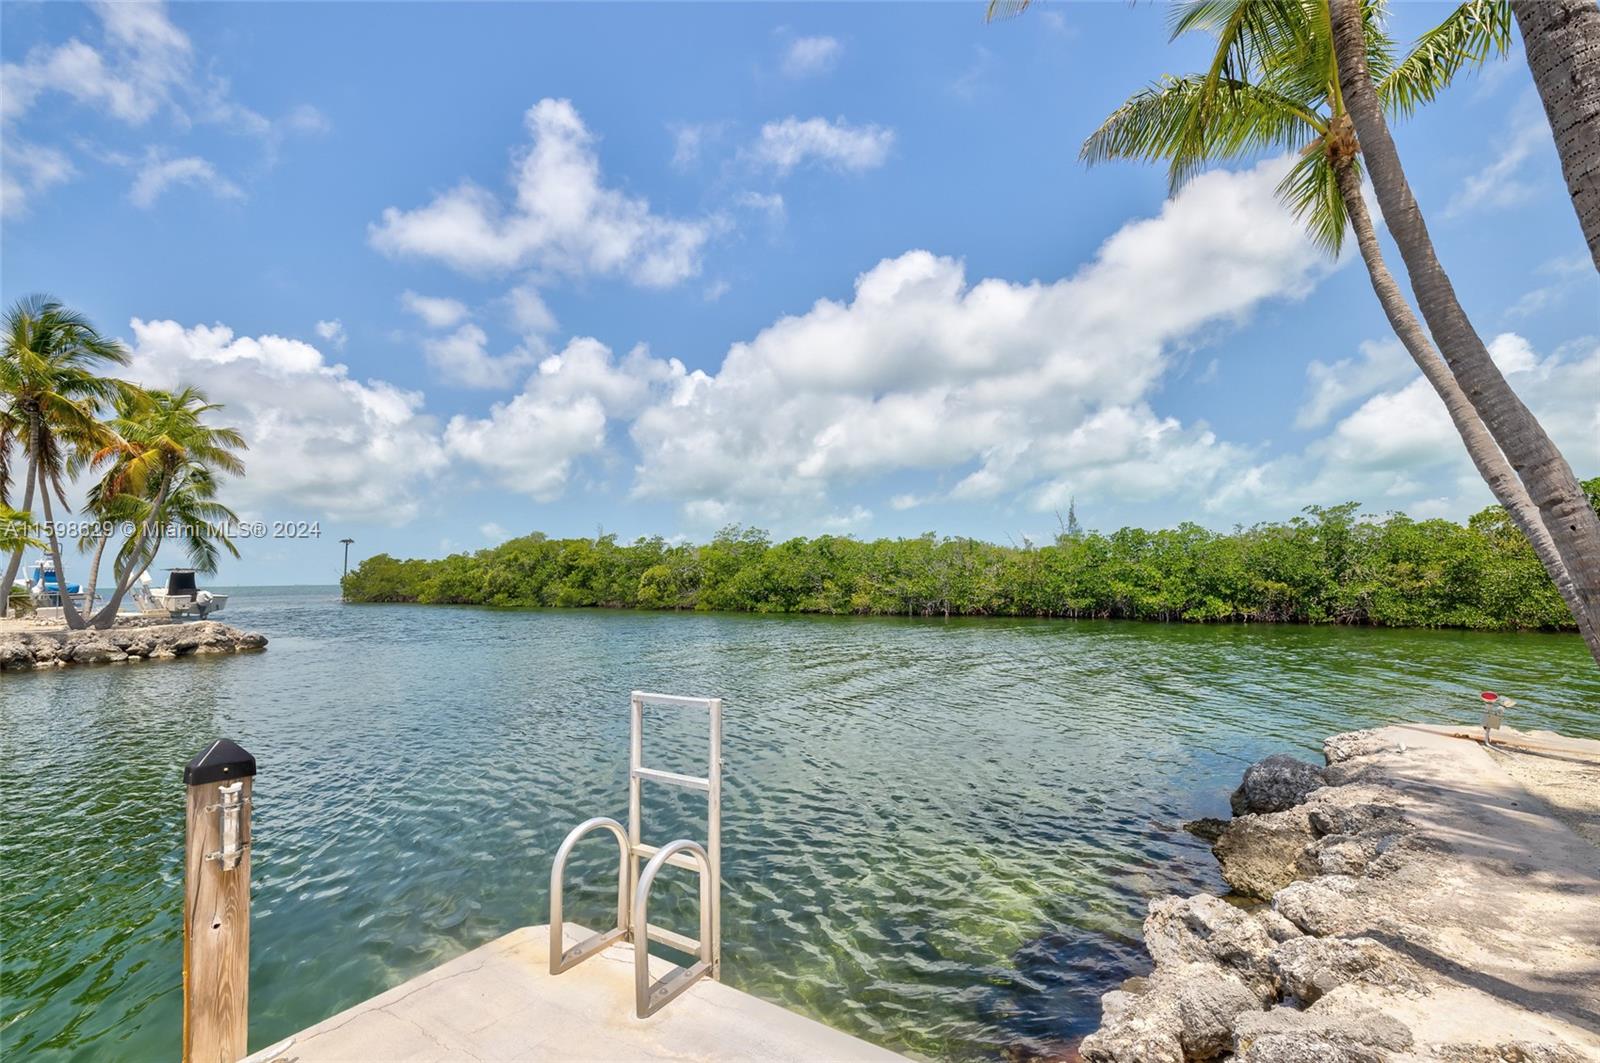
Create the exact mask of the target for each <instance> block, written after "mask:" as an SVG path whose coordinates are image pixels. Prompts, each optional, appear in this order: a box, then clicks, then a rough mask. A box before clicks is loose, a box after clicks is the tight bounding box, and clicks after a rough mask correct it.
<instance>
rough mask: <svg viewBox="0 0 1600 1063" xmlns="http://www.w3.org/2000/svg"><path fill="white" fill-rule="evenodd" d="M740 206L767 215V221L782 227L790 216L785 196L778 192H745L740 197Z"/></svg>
mask: <svg viewBox="0 0 1600 1063" xmlns="http://www.w3.org/2000/svg"><path fill="white" fill-rule="evenodd" d="M738 203H739V206H741V207H745V208H747V209H749V210H753V211H757V212H758V213H761V214H765V215H766V217H767V221H769V222H771V223H772V224H773V225H779V226H781V225H782V224H783V222H784V219H785V218H786V217H787V215H788V211H787V208H786V207H785V206H784V202H783V196H782V194H781V193H778V192H745V193H743V194H741V195H740V196H739V200H738Z"/></svg>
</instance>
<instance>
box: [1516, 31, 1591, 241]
mask: <svg viewBox="0 0 1600 1063" xmlns="http://www.w3.org/2000/svg"><path fill="white" fill-rule="evenodd" d="M1511 10H1512V12H1513V13H1514V14H1515V15H1516V16H1517V26H1518V28H1519V29H1521V30H1522V44H1523V47H1524V48H1525V49H1526V50H1527V53H1528V69H1529V70H1531V71H1532V72H1533V83H1534V84H1535V85H1537V86H1538V87H1539V98H1540V99H1541V100H1543V101H1544V113H1545V116H1546V117H1547V118H1549V119H1550V130H1551V132H1553V133H1554V134H1555V137H1556V151H1558V152H1559V153H1560V155H1561V173H1562V176H1564V177H1565V178H1566V179H1567V191H1568V192H1569V193H1570V194H1571V195H1572V207H1573V209H1574V210H1576V211H1577V212H1578V224H1579V225H1581V226H1582V227H1583V238H1584V239H1585V240H1587V241H1588V243H1589V255H1590V257H1591V258H1593V259H1594V266H1595V269H1600V5H1596V4H1595V0H1511Z"/></svg>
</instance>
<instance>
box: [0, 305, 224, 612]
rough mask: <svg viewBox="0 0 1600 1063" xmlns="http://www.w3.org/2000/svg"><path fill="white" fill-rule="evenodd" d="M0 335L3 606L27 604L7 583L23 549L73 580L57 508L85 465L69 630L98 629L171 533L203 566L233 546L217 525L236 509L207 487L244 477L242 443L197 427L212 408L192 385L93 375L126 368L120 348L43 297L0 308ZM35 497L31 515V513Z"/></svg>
mask: <svg viewBox="0 0 1600 1063" xmlns="http://www.w3.org/2000/svg"><path fill="white" fill-rule="evenodd" d="M3 331H4V342H3V345H0V556H3V557H6V558H7V560H6V564H5V574H4V576H3V577H0V587H4V588H6V590H7V594H6V595H5V597H4V598H3V599H0V616H4V615H6V613H7V612H8V611H9V610H11V609H14V608H19V607H21V606H22V605H23V604H24V603H25V602H26V601H27V598H26V596H25V595H18V594H15V593H14V592H13V591H12V587H13V580H14V578H15V577H16V574H17V572H18V570H19V569H20V567H21V565H22V555H23V553H24V552H25V551H26V550H28V549H34V548H40V547H42V548H45V549H48V551H49V555H50V559H51V561H52V562H53V563H54V565H55V571H56V576H57V579H58V580H59V581H60V583H61V585H62V586H63V587H66V586H69V585H70V581H69V578H68V573H67V571H66V568H65V566H64V565H63V563H62V552H61V541H60V540H61V536H60V534H59V528H60V526H61V523H60V522H58V520H57V517H58V516H59V515H64V514H65V513H70V512H71V510H70V508H69V507H68V503H67V490H66V483H67V481H68V480H69V479H70V478H71V477H73V476H75V475H78V474H81V473H83V472H85V471H86V470H92V471H97V472H101V473H102V476H101V478H100V479H99V480H98V481H97V482H95V483H93V484H91V485H90V487H89V492H88V500H87V505H86V507H85V509H86V512H87V513H88V514H90V515H92V516H93V517H94V518H95V522H96V524H95V527H94V528H92V529H91V530H90V531H89V532H88V533H86V534H85V535H83V536H82V537H80V538H79V540H78V543H77V545H78V547H79V548H80V549H82V550H85V551H92V558H93V560H92V561H91V563H90V570H89V580H88V584H87V593H86V595H85V598H84V600H85V602H86V603H87V605H86V609H87V611H86V612H80V611H79V609H78V608H77V607H76V605H75V604H74V601H73V598H72V596H71V595H63V596H62V599H61V604H62V608H63V612H64V613H65V616H66V622H67V626H68V627H69V628H85V627H94V628H109V627H110V626H111V625H112V624H113V623H114V622H115V620H116V616H117V610H118V608H119V607H120V606H121V604H122V600H123V598H124V597H125V596H126V595H127V594H128V592H129V590H130V589H131V588H132V586H133V583H134V580H136V579H137V578H138V577H139V574H140V573H142V572H144V571H145V569H147V568H148V567H149V566H150V565H151V564H152V563H153V562H154V561H155V559H156V554H157V552H158V551H159V550H160V549H161V545H162V543H163V541H165V540H167V539H168V538H170V537H171V536H172V535H173V534H180V535H181V536H182V539H183V546H184V549H185V551H186V552H187V554H188V556H189V563H190V564H191V565H193V566H194V567H195V568H196V569H198V570H199V571H201V572H214V571H216V567H217V561H218V559H219V557H220V556H221V552H222V551H227V552H228V553H230V554H232V555H233V556H234V557H237V556H239V555H238V550H237V549H236V548H235V547H234V545H233V542H232V541H231V539H230V538H229V526H228V525H227V524H226V523H223V522H226V521H231V520H233V519H234V514H233V511H232V510H230V509H228V508H227V507H226V506H224V505H222V504H221V503H220V502H218V501H217V500H216V494H217V480H218V477H219V476H221V475H229V476H238V475H242V474H243V472H244V463H243V462H242V461H241V460H240V458H239V456H238V455H239V452H240V451H242V450H245V449H246V445H245V441H244V439H243V437H241V436H240V435H239V433H238V432H237V431H235V430H234V429H232V428H219V427H216V426H213V425H210V424H207V423H206V419H207V418H208V417H209V416H210V415H212V414H214V413H216V412H217V411H218V410H220V409H221V408H222V407H221V406H218V405H216V404H215V403H210V402H207V401H206V397H205V395H204V394H202V393H201V392H200V391H199V390H197V389H195V388H192V387H182V388H179V389H178V390H177V391H171V392H168V391H159V390H155V389H146V388H141V387H139V386H137V385H135V384H132V383H130V382H128V381H126V380H121V379H117V378H115V377H108V376H103V375H101V373H102V372H103V371H104V370H107V369H109V368H110V367H112V366H124V365H127V364H128V352H127V351H126V350H124V349H123V347H122V346H121V344H119V343H117V342H116V341H115V340H108V339H106V338H104V337H103V336H101V335H100V333H99V332H98V331H96V330H95V328H94V326H93V325H92V324H90V322H89V320H88V319H87V318H85V317H84V316H83V315H82V314H79V313H77V312H75V311H73V310H71V309H69V308H68V307H66V306H64V305H62V304H61V303H60V302H58V301H56V300H54V299H52V298H50V297H49V296H45V295H33V296H29V297H27V298H25V299H22V300H19V301H18V302H17V303H16V304H15V305H14V306H12V307H11V309H10V310H9V311H7V313H6V315H5V319H4V325H3ZM24 467H25V468H26V472H25V473H24V475H23V477H22V483H21V486H22V489H23V493H22V499H21V501H22V505H21V507H20V508H19V509H13V508H11V505H10V502H11V491H12V489H13V486H14V485H13V473H14V472H15V471H16V470H17V469H19V468H24ZM36 494H37V498H38V501H39V503H40V506H41V510H42V518H43V519H42V521H41V520H39V519H37V518H36V517H35V515H34V513H33V505H34V500H35V495H36ZM56 506H59V507H60V510H57V509H56V508H55V507H56ZM85 523H86V525H87V523H88V522H85ZM41 528H42V529H43V532H44V535H43V536H42V537H41V536H40V535H38V534H37V533H38V532H39V531H40V529H41ZM119 536H120V537H122V542H121V544H120V546H119V547H118V548H117V549H116V550H115V551H114V552H113V555H112V571H111V574H112V575H113V576H114V577H115V580H114V583H115V586H114V589H113V590H112V593H111V596H110V598H109V599H108V600H107V601H106V602H105V604H104V605H103V606H101V607H100V608H99V609H95V608H94V603H95V601H96V595H95V592H96V590H97V581H98V579H99V574H100V565H101V561H102V559H103V557H104V556H105V550H106V547H107V546H108V545H111V543H112V541H113V540H115V539H116V538H118V537H119Z"/></svg>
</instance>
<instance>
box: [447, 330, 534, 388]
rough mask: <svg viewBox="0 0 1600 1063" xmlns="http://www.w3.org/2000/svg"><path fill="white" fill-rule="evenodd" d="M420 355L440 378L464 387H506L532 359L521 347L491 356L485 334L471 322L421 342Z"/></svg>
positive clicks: (528, 352) (524, 369) (512, 382)
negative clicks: (422, 355)
mask: <svg viewBox="0 0 1600 1063" xmlns="http://www.w3.org/2000/svg"><path fill="white" fill-rule="evenodd" d="M422 353H423V354H424V355H426V356H427V359H428V364H429V365H431V366H432V367H433V368H434V370H435V371H436V372H437V373H438V374H439V375H440V377H442V378H443V379H444V380H446V381H448V382H449V383H451V384H456V385H459V386H460V387H465V388H508V387H510V386H511V385H512V384H514V383H515V382H516V381H517V378H518V377H520V376H521V375H522V374H523V373H524V372H525V371H526V370H527V369H528V367H529V366H531V365H532V364H533V362H534V360H535V356H534V354H533V353H532V352H530V351H528V350H527V349H525V348H521V347H519V348H517V349H516V350H513V351H511V352H510V353H508V354H502V355H492V354H490V353H489V337H488V335H487V334H486V333H485V332H484V331H483V329H481V328H479V327H478V326H477V325H474V324H472V323H471V322H468V323H467V324H465V325H462V326H461V327H460V328H458V329H456V330H455V331H454V332H452V333H450V334H449V335H448V336H435V337H429V338H428V339H425V340H423V341H422Z"/></svg>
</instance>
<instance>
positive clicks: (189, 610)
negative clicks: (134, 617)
mask: <svg viewBox="0 0 1600 1063" xmlns="http://www.w3.org/2000/svg"><path fill="white" fill-rule="evenodd" d="M134 600H135V601H136V602H137V603H138V605H139V610H140V612H144V613H165V614H166V615H168V616H172V617H185V616H192V617H196V618H198V619H200V620H204V619H205V618H206V617H208V616H212V615H214V614H216V613H220V612H222V610H223V609H224V608H225V607H226V606H227V604H228V596H227V595H226V594H215V593H213V592H211V591H208V590H202V589H200V588H199V587H198V586H196V585H195V581H194V569H192V568H169V569H167V583H166V586H165V587H163V588H161V589H160V590H157V589H155V588H154V586H153V585H152V582H151V579H150V573H148V572H146V573H145V574H144V575H142V576H140V577H139V592H138V594H136V595H135V596H134Z"/></svg>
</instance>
